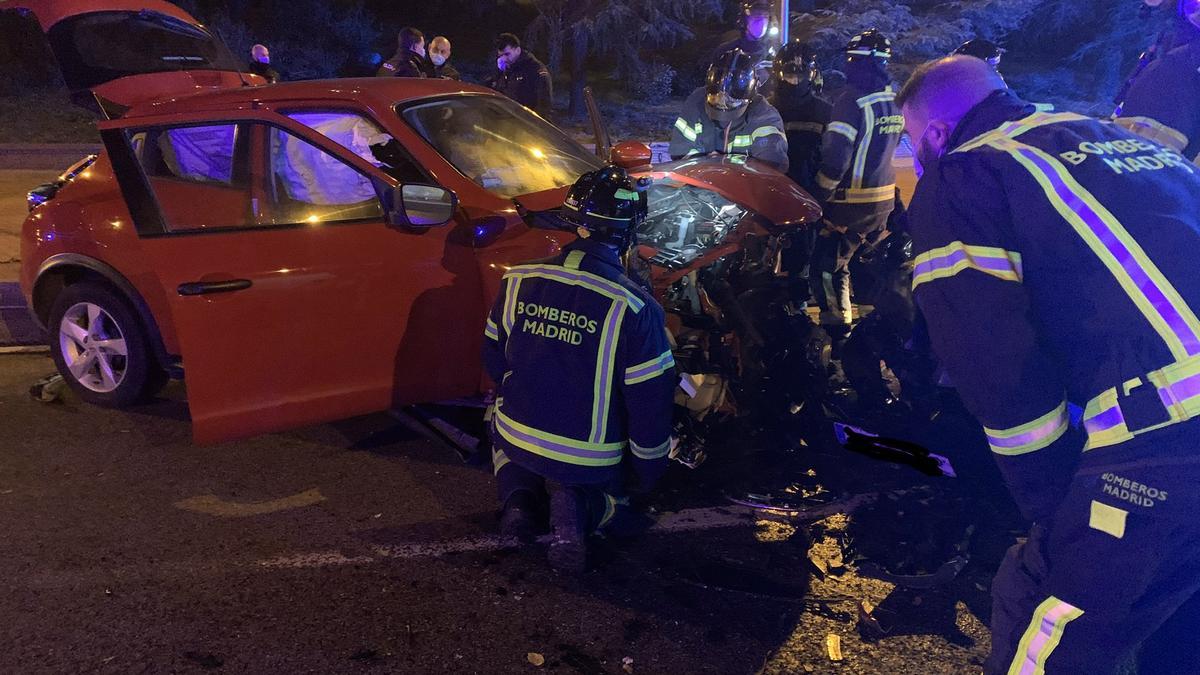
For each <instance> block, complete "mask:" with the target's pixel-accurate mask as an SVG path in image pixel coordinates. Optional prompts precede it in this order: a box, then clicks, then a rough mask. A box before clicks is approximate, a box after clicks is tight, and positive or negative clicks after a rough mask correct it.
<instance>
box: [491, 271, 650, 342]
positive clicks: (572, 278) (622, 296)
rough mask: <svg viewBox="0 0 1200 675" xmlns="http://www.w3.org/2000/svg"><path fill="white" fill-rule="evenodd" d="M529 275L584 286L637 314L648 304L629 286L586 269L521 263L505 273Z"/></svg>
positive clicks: (512, 276)
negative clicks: (617, 301) (626, 286)
mask: <svg viewBox="0 0 1200 675" xmlns="http://www.w3.org/2000/svg"><path fill="white" fill-rule="evenodd" d="M528 277H535V278H539V279H549V280H550V281H557V282H560V283H564V284H567V285H569V286H582V287H583V288H587V289H589V290H592V291H595V292H597V293H599V294H600V295H603V296H604V297H606V298H608V299H610V300H621V301H624V302H626V303H628V304H629V307H630V309H632V310H633V312H634V313H635V314H636V313H638V312H641V311H642V308H643V307H645V306H646V302H645V301H644V300H642V299H641V298H640V297H638V295H637V294H636V293H634V292H633V291H631V290H629V289H628V288H625V287H624V286H622V285H621V284H618V283H617V282H615V281H609V280H608V279H605V278H604V277H602V276H600V275H598V274H592V273H591V272H585V271H584V270H569V269H566V268H565V267H558V266H556V265H520V266H517V267H514V268H512V269H511V270H509V272H508V274H506V275H505V278H510V279H518V280H520V279H524V278H528ZM509 330H510V331H511V330H512V326H511V324H510V325H509Z"/></svg>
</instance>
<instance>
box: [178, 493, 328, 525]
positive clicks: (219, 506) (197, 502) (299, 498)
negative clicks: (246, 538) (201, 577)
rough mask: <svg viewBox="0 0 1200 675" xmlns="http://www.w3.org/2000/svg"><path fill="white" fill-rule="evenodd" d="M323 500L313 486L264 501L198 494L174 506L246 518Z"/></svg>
mask: <svg viewBox="0 0 1200 675" xmlns="http://www.w3.org/2000/svg"><path fill="white" fill-rule="evenodd" d="M323 501H325V495H322V494H321V490H320V489H319V488H313V489H311V490H305V491H304V492H301V493H300V494H297V495H292V496H290V497H283V498H280V499H272V500H270V501H266V502H227V501H225V500H224V499H221V498H220V497H218V496H216V495H200V496H198V497H189V498H187V499H184V500H183V501H178V502H175V508H177V509H183V510H184V511H191V512H193V513H203V514H206V515H210V516H217V517H219V518H246V517H249V516H261V515H265V514H268V513H278V512H280V511H287V510H289V509H298V508H302V507H305V506H312V505H313V504H319V503H321V502H323Z"/></svg>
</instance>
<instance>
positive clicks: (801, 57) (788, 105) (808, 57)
mask: <svg viewBox="0 0 1200 675" xmlns="http://www.w3.org/2000/svg"><path fill="white" fill-rule="evenodd" d="M775 83H776V84H775V93H774V95H773V96H772V102H773V103H774V105H775V108H776V109H777V110H778V111H779V115H780V117H781V118H782V119H783V128H784V132H785V133H786V134H787V147H788V176H789V177H791V179H792V180H794V181H796V183H797V184H798V185H800V187H802V188H804V189H805V190H806V191H807V192H808V193H809V194H814V193H815V192H816V191H817V184H816V180H817V170H818V168H819V167H820V164H821V138H822V136H823V135H824V133H825V125H827V124H828V123H829V117H830V114H831V113H832V111H833V106H831V105H830V104H829V101H826V100H825V99H824V98H822V97H821V88H822V86H823V85H824V80H823V78H822V77H821V67H820V65H819V64H818V63H817V53H816V50H814V49H813V48H812V47H809V46H808V45H805V44H804V43H802V42H800V41H799V40H793V41H791V42H789V43H788V44H786V45H784V47H783V48H782V49H780V50H779V54H778V55H777V56H776V57H775ZM816 236H817V232H816V230H815V229H814V228H805V229H803V230H802V231H800V232H796V233H794V234H792V235H791V236H790V237H789V242H788V244H789V245H788V247H787V248H785V249H784V250H783V267H784V269H785V270H787V273H788V289H789V295H790V296H791V301H792V305H793V309H794V310H796V311H803V310H804V309H805V308H806V306H807V301H808V297H809V290H808V285H809V284H808V274H809V264H810V262H811V261H812V252H813V246H814V245H815V244H816Z"/></svg>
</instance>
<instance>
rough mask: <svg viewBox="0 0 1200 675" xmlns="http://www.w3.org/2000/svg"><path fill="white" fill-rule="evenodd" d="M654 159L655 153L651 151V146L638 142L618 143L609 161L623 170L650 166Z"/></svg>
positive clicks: (609, 156)
mask: <svg viewBox="0 0 1200 675" xmlns="http://www.w3.org/2000/svg"><path fill="white" fill-rule="evenodd" d="M653 158H654V152H653V151H651V150H650V146H648V145H646V144H645V143H639V142H637V141H623V142H621V143H617V144H616V146H614V147H613V149H612V152H610V153H609V154H608V161H610V162H612V163H613V164H616V165H617V166H619V167H621V168H622V169H636V168H638V167H643V166H650V160H652V159H653Z"/></svg>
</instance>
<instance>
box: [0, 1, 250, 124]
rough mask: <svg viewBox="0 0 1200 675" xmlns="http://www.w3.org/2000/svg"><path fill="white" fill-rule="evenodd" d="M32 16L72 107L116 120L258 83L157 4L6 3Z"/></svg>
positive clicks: (199, 31) (174, 11)
mask: <svg viewBox="0 0 1200 675" xmlns="http://www.w3.org/2000/svg"><path fill="white" fill-rule="evenodd" d="M0 9H3V10H17V11H23V12H26V13H32V14H33V15H34V17H36V19H37V21H38V24H39V25H40V26H41V28H42V31H43V32H44V33H45V34H46V37H47V39H48V41H49V43H50V49H51V51H52V52H53V53H54V56H55V59H56V60H57V61H58V65H59V68H60V69H61V70H62V76H63V80H64V81H65V82H66V84H67V87H68V88H69V89H70V90H71V94H72V96H73V98H74V99H75V101H76V102H77V103H80V104H82V105H85V106H86V107H90V108H95V107H96V104H98V105H99V107H100V108H101V110H102V111H103V112H104V113H105V114H106V115H108V116H110V117H112V116H116V115H119V114H120V113H122V112H124V111H125V110H126V109H128V108H129V107H131V106H133V105H136V104H138V103H143V102H146V101H153V100H158V99H163V98H169V97H173V96H180V95H184V94H190V93H195V92H197V91H200V90H203V89H221V88H229V87H238V86H242V85H243V84H244V83H250V82H253V83H256V84H261V83H263V80H261V79H258V78H256V77H255V76H252V75H242V74H241V73H240V72H239V71H240V69H241V64H240V63H239V62H238V61H237V59H236V58H235V57H234V56H233V55H232V54H231V53H230V52H229V49H228V48H226V46H225V44H224V43H223V42H221V40H220V38H218V37H217V36H216V35H214V34H213V33H212V32H210V31H209V30H208V29H207V28H205V27H204V26H203V25H202V24H201V23H200V22H199V21H197V20H196V19H194V18H193V17H191V16H190V15H188V14H187V13H186V12H184V11H183V10H181V9H179V8H178V7H176V6H175V5H172V4H170V3H168V2H161V1H159V0H143V1H142V2H130V1H129V0H124V1H122V0H8V1H7V2H0Z"/></svg>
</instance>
